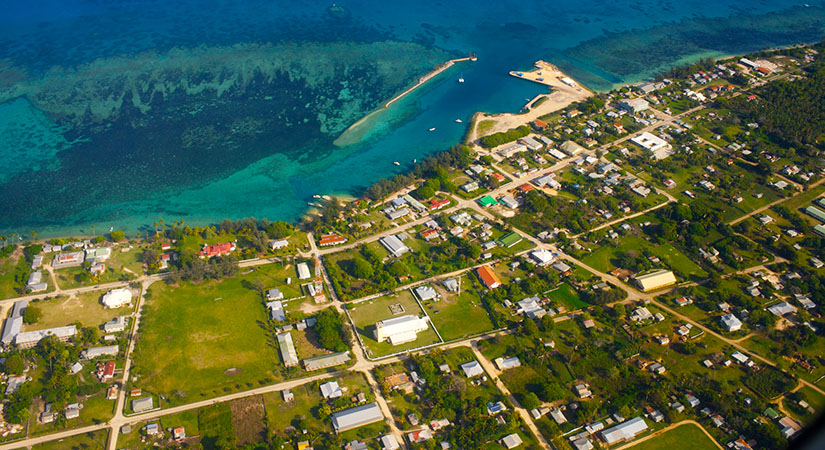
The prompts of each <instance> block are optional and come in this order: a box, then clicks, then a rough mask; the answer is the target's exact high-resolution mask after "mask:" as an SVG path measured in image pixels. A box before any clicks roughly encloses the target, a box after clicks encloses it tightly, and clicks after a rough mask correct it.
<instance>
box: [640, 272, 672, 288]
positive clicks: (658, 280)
mask: <svg viewBox="0 0 825 450" xmlns="http://www.w3.org/2000/svg"><path fill="white" fill-rule="evenodd" d="M635 280H636V285H637V286H638V287H639V289H641V290H642V291H643V292H650V291H653V290H656V289H661V288H663V287H666V286H670V285H673V284H676V277H675V276H674V275H673V272H671V271H670V270H657V271H656V272H651V273H648V274H646V275H636V276H635Z"/></svg>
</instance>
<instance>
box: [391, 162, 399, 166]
mask: <svg viewBox="0 0 825 450" xmlns="http://www.w3.org/2000/svg"><path fill="white" fill-rule="evenodd" d="M392 163H393V164H395V165H396V166H400V165H401V163H400V162H398V161H393V162H392Z"/></svg>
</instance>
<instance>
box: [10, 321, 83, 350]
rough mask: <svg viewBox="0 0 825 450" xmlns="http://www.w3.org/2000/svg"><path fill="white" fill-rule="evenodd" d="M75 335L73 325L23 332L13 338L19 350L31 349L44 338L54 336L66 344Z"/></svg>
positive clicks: (75, 329)
mask: <svg viewBox="0 0 825 450" xmlns="http://www.w3.org/2000/svg"><path fill="white" fill-rule="evenodd" d="M76 334H77V327H75V326H74V325H69V326H67V327H58V328H49V329H48V330H36V331H24V332H22V333H19V334H18V335H17V336H15V337H14V343H15V345H17V346H18V347H20V348H31V347H34V346H35V345H37V343H38V342H40V341H41V340H42V339H43V338H45V337H46V336H56V337H57V338H58V339H60V340H61V341H63V342H66V341H68V340H69V339H70V338H72V337H74V335H76Z"/></svg>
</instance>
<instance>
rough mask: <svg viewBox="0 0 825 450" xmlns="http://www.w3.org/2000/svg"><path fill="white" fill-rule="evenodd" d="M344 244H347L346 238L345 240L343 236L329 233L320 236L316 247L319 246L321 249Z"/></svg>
mask: <svg viewBox="0 0 825 450" xmlns="http://www.w3.org/2000/svg"><path fill="white" fill-rule="evenodd" d="M344 242H347V238H345V237H344V236H341V235H338V234H335V233H330V234H325V235H323V236H321V240H320V241H319V242H318V245H320V246H321V247H326V246H328V245H338V244H343V243H344Z"/></svg>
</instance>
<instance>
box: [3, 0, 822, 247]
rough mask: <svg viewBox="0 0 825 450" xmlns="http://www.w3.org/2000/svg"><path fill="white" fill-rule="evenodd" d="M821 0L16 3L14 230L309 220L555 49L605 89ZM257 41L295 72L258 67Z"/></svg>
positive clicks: (809, 11)
mask: <svg viewBox="0 0 825 450" xmlns="http://www.w3.org/2000/svg"><path fill="white" fill-rule="evenodd" d="M808 3H810V7H807V8H806V7H803V6H801V5H802V2H792V1H778V0H770V1H769V0H764V1H757V2H753V1H732V0H720V1H716V2H712V3H709V2H706V1H692V0H691V1H675V0H673V1H664V2H662V1H651V0H635V1H617V0H612V1H594V0H591V1H572V0H561V1H554V2H547V1H536V0H522V1H499V2H478V1H472V2H471V1H466V0H453V1H423V2H388V1H367V0H363V1H344V2H338V5H340V6H341V7H343V8H344V11H343V12H341V13H335V14H331V13H330V11H329V7H330V4H327V3H314V4H309V5H308V4H306V2H302V1H217V0H205V1H173V2H170V1H114V0H108V1H104V0H100V1H91V0H86V1H84V0H53V1H25V2H24V1H18V0H12V1H7V2H4V6H5V8H4V14H2V15H1V16H0V101H2V102H3V103H0V211H2V214H0V231H3V232H8V231H16V232H21V233H24V234H28V233H29V232H30V231H32V230H36V231H38V233H39V234H40V235H41V236H42V235H48V234H55V233H77V232H81V231H82V230H85V229H87V228H88V227H89V226H90V225H92V224H95V225H96V226H97V228H98V229H105V228H107V227H109V226H114V227H116V228H124V229H128V230H131V231H134V230H136V229H137V228H138V227H140V226H141V225H145V224H147V223H151V222H152V221H154V220H157V218H158V217H163V218H164V219H166V221H173V220H177V219H181V218H184V219H186V221H187V223H211V222H217V221H219V220H221V219H223V218H226V217H228V218H239V217H246V216H255V217H268V218H270V219H283V220H296V219H298V218H299V217H300V216H301V215H302V214H303V213H304V212H305V211H306V203H307V201H311V197H312V195H313V194H335V193H340V194H348V195H358V194H359V193H360V192H361V191H362V190H363V189H364V188H365V187H366V186H368V185H369V184H370V183H372V182H374V181H376V180H378V179H379V178H381V177H388V176H391V175H392V174H394V173H397V172H399V171H401V170H404V169H405V166H406V167H408V166H409V164H411V162H412V160H413V159H415V158H418V159H421V158H422V157H425V156H426V155H428V154H431V153H433V152H436V151H439V150H443V149H446V148H447V147H449V146H450V145H452V144H454V143H456V142H457V141H458V140H459V139H460V138H461V136H462V135H463V134H464V132H465V127H464V125H466V123H467V122H468V121H469V119H470V117H471V116H472V115H473V113H474V112H476V111H485V112H508V111H509V112H516V111H518V110H519V109H521V107H522V106H523V105H524V104H525V100H526V99H528V98H532V97H534V96H535V95H536V94H538V93H540V92H543V90H542V88H541V87H540V86H537V85H533V84H530V83H528V82H524V81H521V80H517V79H513V78H511V77H509V76H508V75H507V73H508V71H510V70H513V69H529V68H530V67H531V66H532V63H533V62H534V61H535V60H537V59H544V60H547V61H550V62H553V63H555V64H557V65H558V66H560V67H561V68H562V69H563V70H565V71H567V72H568V73H569V74H570V75H571V76H573V77H574V78H576V79H578V80H579V81H581V82H583V83H584V84H586V85H587V86H589V87H591V88H593V89H596V90H606V89H609V88H610V87H611V86H613V85H615V84H619V83H626V82H635V81H639V80H641V79H644V78H645V77H647V76H651V75H652V74H654V73H656V72H657V71H660V70H662V69H665V68H667V67H669V65H670V64H673V63H674V62H675V61H679V60H684V59H686V58H687V59H689V58H690V57H695V56H697V55H722V54H732V53H741V52H747V51H753V50H758V49H761V48H765V47H768V46H777V45H788V44H792V43H797V42H811V41H817V40H820V39H821V38H822V35H823V31H825V9H823V2H822V1H809V2H808ZM376 43H381V44H376ZM410 43H414V44H416V45H411V44H410ZM307 45H311V46H312V47H311V48H310V49H308V47H307ZM268 46H269V47H268ZM261 47H265V48H270V47H271V48H275V49H276V51H274V52H273V51H269V50H267V51H259V49H260V48H261ZM331 48H335V51H332V52H327V53H325V50H324V49H331ZM342 49H344V50H342ZM469 51H473V52H475V53H476V54H477V55H478V58H479V60H478V61H477V62H474V63H462V64H459V65H457V66H456V67H454V68H453V69H451V70H450V71H448V72H447V73H445V74H443V75H442V76H440V77H439V78H437V79H436V80H434V81H432V82H430V83H428V84H427V85H426V86H425V87H423V88H421V89H420V90H418V91H416V92H415V93H414V94H413V95H411V96H409V97H407V98H405V99H404V100H402V101H401V102H398V103H396V104H394V105H393V106H392V107H391V109H390V110H389V111H387V112H386V114H384V115H383V116H382V118H381V121H379V122H378V123H377V124H375V127H374V131H373V133H371V134H370V135H369V136H368V137H367V139H365V140H364V141H363V142H361V143H358V144H355V145H351V146H348V147H344V148H341V147H336V146H335V145H333V144H332V141H333V140H334V139H335V138H336V137H337V136H338V134H339V133H340V131H341V130H342V129H343V128H346V125H349V124H351V123H353V122H354V121H356V120H358V118H360V117H361V116H363V115H364V114H366V113H368V112H369V111H370V110H372V109H373V108H375V107H377V106H379V105H380V104H382V103H383V102H384V101H386V100H387V99H388V98H390V97H391V96H392V95H393V94H394V93H396V92H398V91H400V90H402V89H403V87H404V86H407V85H409V84H411V83H412V82H414V79H415V78H416V77H417V76H420V75H422V74H423V73H425V72H426V71H427V70H429V69H430V68H432V66H433V65H434V64H435V63H436V62H437V61H443V60H445V59H448V58H451V57H456V56H463V55H466V54H467V52H469ZM350 52H351V53H350ZM344 53H346V54H344ZM193 55H195V56H193ZM249 55H252V56H249ZM242 56H245V57H247V59H244V60H242V61H241V60H239V59H238V58H241V57H242ZM250 58H251V59H250ZM254 58H261V59H266V60H267V61H269V60H273V61H278V64H280V66H278V67H280V69H279V70H280V72H278V71H268V70H269V69H267V68H266V67H268V66H266V64H263V63H262V64H261V65H260V67H258V66H256V68H255V69H247V68H248V67H249V66H250V65H255V64H256V62H255V61H254ZM131 61H134V64H132V65H130V62H131ZM239 61H241V62H239ZM292 61H295V63H294V64H292V63H291V62H292ZM307 61H318V65H317V69H318V71H317V73H316V71H315V70H314V69H315V68H311V69H312V70H309V69H307V68H306V67H307V66H302V65H301V64H306V63H307ZM299 62H300V64H299ZM175 64H180V68H177V67H176V66H175ZM273 64H274V63H273ZM392 64H395V65H392ZM389 66H392V67H394V68H395V69H397V68H399V67H401V68H406V69H403V70H396V71H387V70H385V69H386V68H387V67H389ZM395 69H394V70H395ZM310 73H311V75H310ZM122 74H127V75H122ZM305 74H306V77H304V75H305ZM319 74H320V75H319ZM459 76H461V77H463V78H465V79H466V82H465V83H461V84H460V83H457V82H456V79H457V78H458V77H459ZM66 80H70V81H66ZM227 80H229V81H232V82H231V83H230V82H229V81H227ZM238 80H242V82H241V81H238ZM195 83H201V84H202V86H208V87H206V88H204V89H202V90H197V89H190V88H188V87H191V86H192V85H193V84H195ZM136 99H137V100H136ZM456 118H460V119H462V120H463V121H464V124H458V123H456V122H455V119H456ZM430 127H436V131H435V132H432V133H429V132H427V129H429V128H430ZM393 161H399V162H401V163H402V166H401V167H397V166H395V165H393V164H392V162H393Z"/></svg>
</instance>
